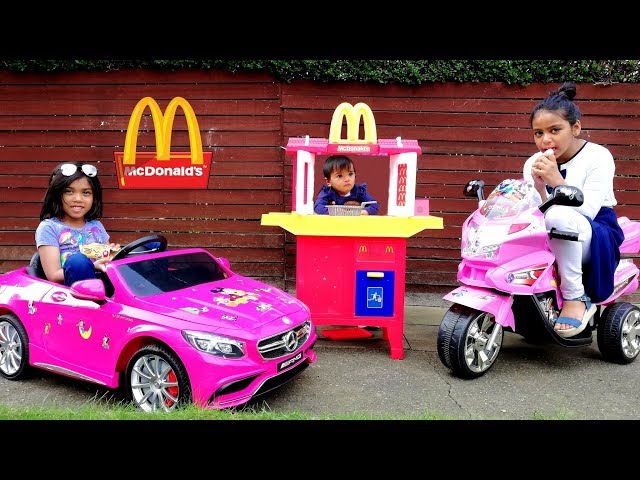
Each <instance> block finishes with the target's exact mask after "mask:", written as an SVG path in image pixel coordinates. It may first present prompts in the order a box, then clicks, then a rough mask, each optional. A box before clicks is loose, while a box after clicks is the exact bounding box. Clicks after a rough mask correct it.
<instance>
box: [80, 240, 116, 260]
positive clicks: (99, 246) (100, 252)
mask: <svg viewBox="0 0 640 480" xmlns="http://www.w3.org/2000/svg"><path fill="white" fill-rule="evenodd" d="M118 250H120V249H119V248H118V249H114V250H112V249H111V247H110V246H109V245H108V244H106V243H87V244H86V245H80V251H81V252H82V253H83V254H84V255H85V256H87V257H89V258H92V259H94V260H97V259H99V258H104V257H109V256H110V255H113V254H114V253H116V252H117V251H118Z"/></svg>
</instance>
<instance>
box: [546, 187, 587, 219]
mask: <svg viewBox="0 0 640 480" xmlns="http://www.w3.org/2000/svg"><path fill="white" fill-rule="evenodd" d="M583 203H584V194H583V193H582V190H580V189H579V188H577V187H572V186H570V185H558V186H557V187H556V188H554V189H553V192H551V195H550V196H549V198H547V200H546V201H545V202H544V203H542V205H540V207H538V208H539V209H540V211H541V212H543V213H544V212H546V211H547V210H548V209H549V208H550V207H551V206H553V205H564V206H565V207H579V206H580V205H582V204H583Z"/></svg>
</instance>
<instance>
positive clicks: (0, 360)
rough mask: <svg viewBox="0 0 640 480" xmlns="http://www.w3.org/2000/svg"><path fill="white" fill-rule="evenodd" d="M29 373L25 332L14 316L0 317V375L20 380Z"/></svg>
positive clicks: (8, 378)
mask: <svg viewBox="0 0 640 480" xmlns="http://www.w3.org/2000/svg"><path fill="white" fill-rule="evenodd" d="M30 372H31V367H30V366H29V336H28V335H27V331H26V330H25V329H24V326H23V325H22V322H21V321H20V320H18V318H17V317H16V316H14V315H12V314H10V313H6V314H4V315H2V316H0V375H2V376H3V377H4V378H6V379H7V380H21V379H23V378H25V377H26V376H28V374H29V373H30Z"/></svg>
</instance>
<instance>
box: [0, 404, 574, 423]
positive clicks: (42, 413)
mask: <svg viewBox="0 0 640 480" xmlns="http://www.w3.org/2000/svg"><path fill="white" fill-rule="evenodd" d="M531 419H532V420H570V419H571V418H570V415H569V414H568V413H567V412H566V411H560V412H555V413H553V414H550V415H549V414H545V413H541V412H539V411H537V410H536V411H534V412H533V414H532V416H531ZM0 420H136V421H137V420H178V421H184V420H197V421H203V420H229V421H233V420H356V421H358V420H461V418H456V417H453V416H450V415H443V414H439V413H432V412H425V413H424V414H422V415H417V416H388V415H372V414H366V413H359V412H353V413H349V414H340V415H310V414H307V413H303V412H298V411H292V412H273V411H271V410H269V409H268V407H248V408H247V407H245V408H242V409H227V410H210V409H203V408H198V407H196V406H195V405H188V406H185V407H182V408H179V409H176V410H173V411H172V412H170V413H163V412H156V413H146V412H142V411H140V410H138V409H137V408H135V407H134V406H132V405H130V404H125V403H114V402H109V401H104V400H103V399H93V400H91V401H89V402H87V403H85V404H83V405H81V406H80V407H73V408H71V407H58V406H28V407H25V406H21V407H16V406H8V405H0ZM464 420H469V419H468V418H466V419H464Z"/></svg>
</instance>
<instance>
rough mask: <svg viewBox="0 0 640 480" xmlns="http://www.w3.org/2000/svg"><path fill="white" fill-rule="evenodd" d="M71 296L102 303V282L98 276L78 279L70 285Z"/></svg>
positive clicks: (104, 296)
mask: <svg viewBox="0 0 640 480" xmlns="http://www.w3.org/2000/svg"><path fill="white" fill-rule="evenodd" d="M71 296H72V297H74V298H77V299H79V300H89V301H91V302H97V303H104V301H105V298H106V294H105V289H104V283H103V282H102V280H100V279H99V278H91V279H89V280H79V281H77V282H74V283H73V285H71Z"/></svg>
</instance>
